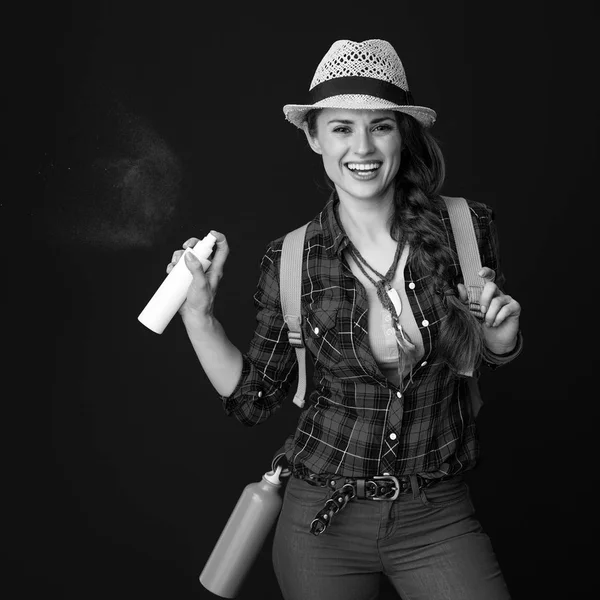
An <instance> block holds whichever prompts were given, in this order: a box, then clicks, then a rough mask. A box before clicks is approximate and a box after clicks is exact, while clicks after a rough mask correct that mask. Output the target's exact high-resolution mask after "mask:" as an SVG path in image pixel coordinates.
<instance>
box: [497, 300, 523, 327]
mask: <svg viewBox="0 0 600 600" xmlns="http://www.w3.org/2000/svg"><path fill="white" fill-rule="evenodd" d="M509 298H510V296H509ZM520 314H521V305H520V304H519V303H518V302H517V301H516V300H515V299H514V298H511V299H510V302H509V303H508V304H505V305H504V306H503V307H502V308H501V309H500V310H499V311H498V314H497V315H496V318H495V319H494V321H493V323H492V325H491V326H492V327H498V326H499V325H501V324H502V323H504V321H506V319H508V318H509V317H518V316H519V315H520Z"/></svg>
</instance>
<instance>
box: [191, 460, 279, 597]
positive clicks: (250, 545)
mask: <svg viewBox="0 0 600 600" xmlns="http://www.w3.org/2000/svg"><path fill="white" fill-rule="evenodd" d="M281 469H282V467H281V466H278V467H277V468H276V470H275V471H269V472H267V473H265V474H264V475H263V476H262V480H261V481H258V482H255V483H250V484H249V485H247V486H246V487H245V488H244V491H243V492H242V495H241V496H240V498H239V500H238V502H237V504H236V506H235V508H234V509H233V512H232V513H231V516H230V517H229V520H228V521H227V524H226V525H225V528H224V529H223V532H222V533H221V536H220V537H219V539H218V541H217V544H216V545H215V547H214V549H213V551H212V554H211V555H210V557H209V559H208V561H207V563H206V565H205V566H204V570H203V571H202V573H201V575H200V583H201V584H202V585H203V586H204V587H205V588H206V589H207V590H208V591H210V592H212V593H213V594H216V595H217V596H221V597H222V598H235V597H236V596H237V594H238V593H239V591H240V588H241V586H242V584H243V582H244V579H245V578H246V575H247V574H248V572H249V571H250V568H251V567H252V565H253V563H254V561H255V559H256V557H257V555H258V553H259V552H260V549H261V548H262V546H263V544H264V541H265V539H266V537H267V535H268V533H269V531H270V530H271V528H272V527H273V525H274V523H275V521H276V520H277V516H278V515H279V511H280V510H281V505H282V502H283V499H282V497H281V495H280V493H279V490H280V488H281V480H280V478H279V474H280V473H281Z"/></svg>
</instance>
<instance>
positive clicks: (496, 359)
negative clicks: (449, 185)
mask: <svg viewBox="0 0 600 600" xmlns="http://www.w3.org/2000/svg"><path fill="white" fill-rule="evenodd" d="M485 208H486V210H485V211H484V212H483V214H481V216H480V232H481V235H480V238H479V250H480V253H481V261H482V266H484V267H490V268H491V269H493V270H494V272H495V273H496V279H495V281H494V282H495V283H496V285H497V286H498V287H499V288H500V289H501V290H502V291H503V292H504V293H506V291H505V285H506V278H505V277H504V273H503V272H502V267H501V265H500V241H499V238H498V230H497V228H496V223H495V221H494V212H493V211H492V209H491V208H490V207H485ZM522 351H523V335H522V334H521V332H520V331H519V332H518V334H517V344H516V346H515V347H514V348H513V349H512V350H511V351H510V352H507V353H506V354H495V353H494V352H492V351H491V350H490V349H489V348H486V347H484V349H483V356H482V360H483V363H484V364H485V365H486V366H488V367H490V368H491V369H496V368H498V367H500V366H502V365H506V364H508V363H509V362H511V361H513V360H514V359H515V358H517V356H519V354H521V352H522Z"/></svg>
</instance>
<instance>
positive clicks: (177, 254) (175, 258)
mask: <svg viewBox="0 0 600 600" xmlns="http://www.w3.org/2000/svg"><path fill="white" fill-rule="evenodd" d="M184 252H185V250H175V252H173V256H172V257H171V262H172V263H175V264H177V263H178V262H179V259H180V258H181V255H182V254H183V253H184Z"/></svg>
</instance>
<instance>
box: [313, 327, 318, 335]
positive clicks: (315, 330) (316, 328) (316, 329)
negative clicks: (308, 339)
mask: <svg viewBox="0 0 600 600" xmlns="http://www.w3.org/2000/svg"><path fill="white" fill-rule="evenodd" d="M313 331H314V332H315V335H319V328H318V327H315V328H314V330H313Z"/></svg>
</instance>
